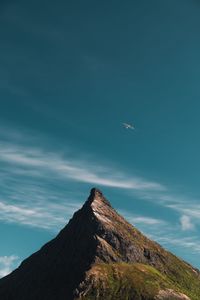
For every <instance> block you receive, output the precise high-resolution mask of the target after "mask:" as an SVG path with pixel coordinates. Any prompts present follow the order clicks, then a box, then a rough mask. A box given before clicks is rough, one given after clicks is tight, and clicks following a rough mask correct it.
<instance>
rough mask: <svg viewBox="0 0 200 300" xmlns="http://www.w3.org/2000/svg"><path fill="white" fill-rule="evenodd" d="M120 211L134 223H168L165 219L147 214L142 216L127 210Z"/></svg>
mask: <svg viewBox="0 0 200 300" xmlns="http://www.w3.org/2000/svg"><path fill="white" fill-rule="evenodd" d="M120 213H121V214H122V215H123V216H124V217H125V218H126V219H127V220H128V221H129V222H130V223H131V224H133V225H135V224H142V225H152V226H154V225H160V226H161V225H165V224H167V223H166V222H165V221H164V220H161V219H157V218H152V217H147V216H141V215H136V214H131V213H129V212H127V211H124V210H120Z"/></svg>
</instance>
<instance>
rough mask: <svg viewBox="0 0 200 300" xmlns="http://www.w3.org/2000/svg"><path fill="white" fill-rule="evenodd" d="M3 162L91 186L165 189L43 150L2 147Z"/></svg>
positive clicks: (141, 179)
mask: <svg viewBox="0 0 200 300" xmlns="http://www.w3.org/2000/svg"><path fill="white" fill-rule="evenodd" d="M0 160H1V161H4V162H7V163H9V164H11V165H18V166H22V167H26V168H31V170H33V169H34V168H36V169H37V170H38V169H40V171H42V172H43V174H45V173H46V174H47V173H48V174H49V175H50V173H49V172H51V173H53V174H54V175H56V176H62V177H64V178H68V179H70V180H74V181H79V182H85V183H91V184H96V185H102V186H108V187H116V188H121V189H133V190H156V191H157V190H158V191H160V190H164V189H165V187H164V186H163V185H161V184H160V183H157V182H153V181H149V180H146V179H143V178H139V177H135V176H130V175H128V174H125V173H123V172H119V171H117V169H113V168H109V167H102V166H101V165H99V166H98V165H96V164H94V163H93V162H85V161H80V160H77V161H75V160H72V159H67V158H64V157H62V156H61V155H58V154H52V153H46V152H44V151H42V150H40V149H27V148H23V147H16V146H15V145H12V146H10V147H8V146H7V147H5V146H3V145H2V146H1V151H0Z"/></svg>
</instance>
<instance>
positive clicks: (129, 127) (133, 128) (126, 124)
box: [122, 123, 135, 130]
mask: <svg viewBox="0 0 200 300" xmlns="http://www.w3.org/2000/svg"><path fill="white" fill-rule="evenodd" d="M122 125H123V126H124V128H126V129H132V130H135V127H134V126H133V125H131V124H128V123H122Z"/></svg>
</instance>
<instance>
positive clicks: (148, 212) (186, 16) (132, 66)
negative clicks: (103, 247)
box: [0, 0, 200, 277]
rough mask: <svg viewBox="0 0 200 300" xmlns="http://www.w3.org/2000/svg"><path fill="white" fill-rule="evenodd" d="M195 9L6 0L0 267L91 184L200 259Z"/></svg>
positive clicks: (67, 212)
mask: <svg viewBox="0 0 200 300" xmlns="http://www.w3.org/2000/svg"><path fill="white" fill-rule="evenodd" d="M199 14H200V5H199V3H198V1H191V0H190V1H189V0H188V1H186V0H173V1H172V0H168V1H160V0H152V1H149V0H142V1H128V0H127V1H124V2H123V3H122V2H121V1H116V0H115V1H104V0H102V1H88V0H86V1H76V2H71V3H70V2H69V1H61V0H59V1H57V2H56V4H55V1H51V0H50V1H48V2H47V1H42V3H41V1H38V0H36V1H34V2H33V3H27V1H23V0H21V1H18V2H17V3H16V2H14V1H1V4H0V38H1V45H0V178H1V180H0V233H1V247H0V277H1V276H4V275H5V274H7V273H8V272H10V271H11V270H12V269H13V268H15V267H16V266H17V265H18V264H19V263H20V261H22V260H23V259H24V258H25V257H27V256H28V255H30V254H31V253H32V252H34V251H36V250H38V249H39V248H40V247H41V246H42V245H43V244H44V243H45V242H47V241H48V240H50V239H51V238H53V237H54V236H55V234H57V233H58V231H59V230H60V229H61V228H62V227H63V226H64V224H65V223H67V222H68V220H69V218H70V217H71V216H72V214H73V212H74V211H75V210H77V209H78V208H79V207H81V205H82V204H83V203H84V201H85V200H86V198H87V196H88V193H89V190H90V189H91V187H93V186H96V187H99V188H100V189H101V190H102V191H103V192H104V194H105V195H106V197H107V198H108V199H109V200H110V202H111V203H112V205H113V206H114V207H115V208H116V209H117V210H118V211H119V212H121V213H122V214H123V215H124V216H125V217H126V218H127V219H128V220H129V221H130V222H131V223H132V224H134V225H135V226H137V227H138V228H139V229H140V230H142V231H143V232H144V233H145V234H147V235H148V236H149V237H151V238H152V239H154V240H156V241H158V242H159V243H160V244H162V245H163V246H164V247H166V248H167V249H169V250H170V251H173V252H174V253H175V254H176V255H178V256H180V257H182V258H183V259H185V260H187V261H189V262H190V263H192V264H193V265H194V266H197V267H200V265H199V256H200V243H199V240H200V234H199V229H200V190H199V175H200V174H199V173H200V158H199V153H200V139H199V129H200V119H199V113H200V101H199V97H200V84H199V78H200V60H199V53H200V37H199V27H200V19H199ZM122 122H130V123H133V124H134V125H135V127H136V130H135V131H132V130H125V129H124V128H123V127H122V125H121V123H122Z"/></svg>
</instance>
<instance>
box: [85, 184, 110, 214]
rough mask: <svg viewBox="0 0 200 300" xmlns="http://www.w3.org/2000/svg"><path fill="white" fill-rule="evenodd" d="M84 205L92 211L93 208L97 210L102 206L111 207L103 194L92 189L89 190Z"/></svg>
mask: <svg viewBox="0 0 200 300" xmlns="http://www.w3.org/2000/svg"><path fill="white" fill-rule="evenodd" d="M84 205H85V206H90V207H91V208H92V209H93V208H94V207H95V208H97V207H98V206H99V207H101V206H103V205H107V206H109V207H111V204H110V202H109V201H108V200H107V199H106V198H105V197H104V195H103V193H102V192H101V191H100V190H99V189H97V188H92V189H91V190H90V195H89V197H88V199H87V201H86V202H85V204H84Z"/></svg>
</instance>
